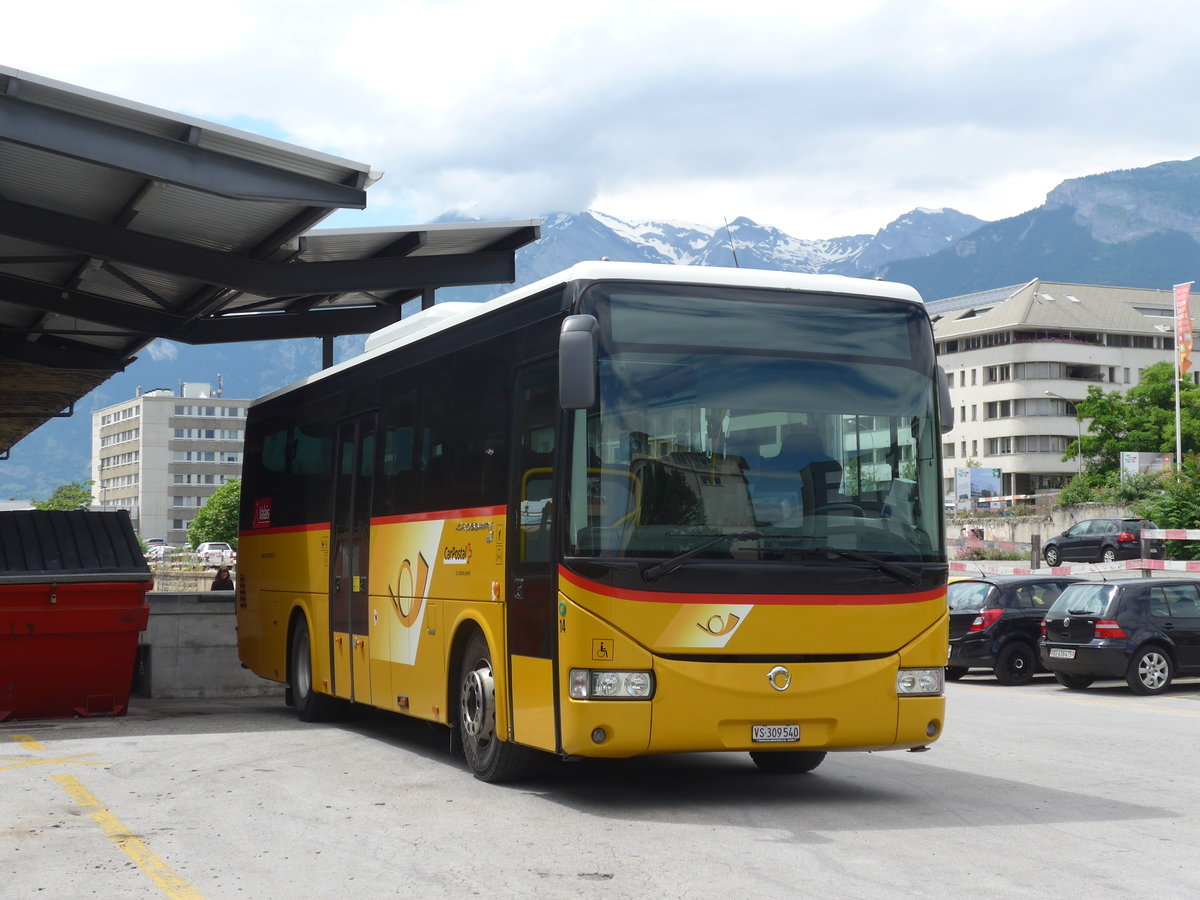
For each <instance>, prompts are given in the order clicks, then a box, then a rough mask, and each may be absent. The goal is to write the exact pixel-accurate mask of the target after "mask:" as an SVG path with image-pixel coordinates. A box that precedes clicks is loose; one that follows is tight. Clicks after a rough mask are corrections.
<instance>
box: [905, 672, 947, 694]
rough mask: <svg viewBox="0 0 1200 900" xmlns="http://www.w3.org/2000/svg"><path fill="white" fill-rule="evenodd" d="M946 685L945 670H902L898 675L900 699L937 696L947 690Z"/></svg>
mask: <svg viewBox="0 0 1200 900" xmlns="http://www.w3.org/2000/svg"><path fill="white" fill-rule="evenodd" d="M945 685H946V671H945V669H901V670H900V671H899V672H897V673H896V696H898V697H929V696H937V695H938V694H941V693H942V691H943V690H944V689H945Z"/></svg>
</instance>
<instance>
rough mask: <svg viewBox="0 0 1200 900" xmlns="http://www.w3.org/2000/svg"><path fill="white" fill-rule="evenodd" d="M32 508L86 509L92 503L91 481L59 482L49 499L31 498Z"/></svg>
mask: <svg viewBox="0 0 1200 900" xmlns="http://www.w3.org/2000/svg"><path fill="white" fill-rule="evenodd" d="M30 502H31V503H33V508H34V509H87V508H89V507H90V506H91V505H92V482H90V481H75V482H72V483H71V484H60V485H59V486H58V487H56V488H55V489H54V493H53V494H51V495H50V499H49V500H32V501H30Z"/></svg>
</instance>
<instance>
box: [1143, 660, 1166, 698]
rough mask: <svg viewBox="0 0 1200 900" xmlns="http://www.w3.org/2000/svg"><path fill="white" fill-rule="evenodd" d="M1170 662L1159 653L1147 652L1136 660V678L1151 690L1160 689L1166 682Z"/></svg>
mask: <svg viewBox="0 0 1200 900" xmlns="http://www.w3.org/2000/svg"><path fill="white" fill-rule="evenodd" d="M1170 671H1171V664H1170V663H1168V662H1167V658H1166V657H1165V656H1163V655H1162V654H1161V653H1147V654H1145V655H1144V656H1143V657H1142V658H1141V660H1140V661H1139V662H1138V679H1139V680H1140V681H1141V682H1142V684H1144V685H1145V686H1146V687H1148V688H1150V689H1151V690H1155V691H1157V690H1161V689H1162V688H1164V687H1165V686H1166V684H1167V677H1168V676H1169V674H1170Z"/></svg>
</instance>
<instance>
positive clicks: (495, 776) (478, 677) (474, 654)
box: [458, 633, 534, 783]
mask: <svg viewBox="0 0 1200 900" xmlns="http://www.w3.org/2000/svg"><path fill="white" fill-rule="evenodd" d="M493 672H494V668H493V666H492V651H491V650H490V649H489V648H488V645H487V640H485V639H484V637H483V635H482V634H479V633H476V634H474V635H472V636H471V639H470V640H469V641H468V642H467V648H466V652H465V653H464V654H463V658H462V668H461V669H460V677H459V682H458V683H459V688H458V728H459V731H460V732H461V738H462V750H463V756H464V757H465V758H466V760H467V765H468V766H470V767H471V771H472V772H473V773H474V774H475V777H476V778H478V779H479V780H480V781H487V782H491V783H497V782H502V781H512V780H514V779H517V778H520V777H521V776H522V775H524V774H525V773H526V772H527V771H528V770H529V768H530V767H531V765H532V763H533V759H534V757H533V752H534V751H532V750H531V749H530V748H528V747H520V746H518V745H516V744H514V743H512V742H511V741H504V740H501V739H500V736H499V735H498V734H497V733H496V681H495V677H494V675H493Z"/></svg>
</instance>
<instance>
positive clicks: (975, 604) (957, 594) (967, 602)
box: [946, 581, 996, 610]
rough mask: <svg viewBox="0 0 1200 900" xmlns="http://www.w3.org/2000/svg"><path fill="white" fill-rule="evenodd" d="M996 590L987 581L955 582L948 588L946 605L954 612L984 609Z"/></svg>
mask: <svg viewBox="0 0 1200 900" xmlns="http://www.w3.org/2000/svg"><path fill="white" fill-rule="evenodd" d="M995 590H996V588H995V586H994V585H991V584H988V582H986V581H955V582H952V583H950V584H948V585H947V586H946V603H947V605H948V606H949V607H950V609H952V610H979V609H983V608H984V607H985V606H987V601H988V598H989V597H990V596H991V595H992V592H993V591H995Z"/></svg>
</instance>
